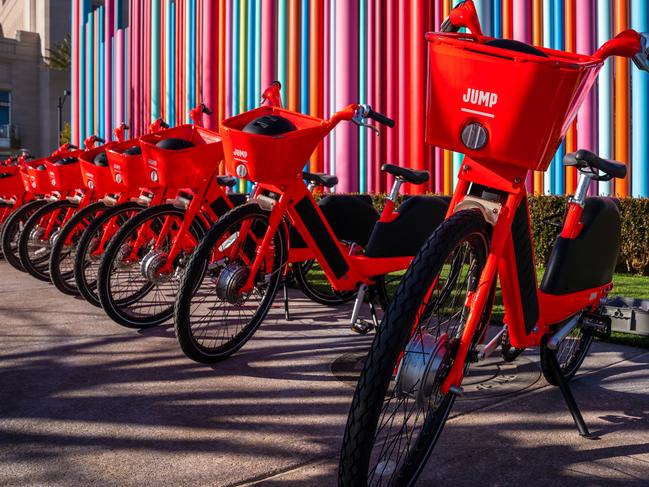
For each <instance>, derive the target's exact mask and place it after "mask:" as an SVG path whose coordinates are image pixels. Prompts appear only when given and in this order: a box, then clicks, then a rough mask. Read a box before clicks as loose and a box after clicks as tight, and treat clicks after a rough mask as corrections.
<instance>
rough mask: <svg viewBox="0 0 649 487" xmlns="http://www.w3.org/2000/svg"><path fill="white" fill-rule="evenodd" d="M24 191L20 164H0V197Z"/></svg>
mask: <svg viewBox="0 0 649 487" xmlns="http://www.w3.org/2000/svg"><path fill="white" fill-rule="evenodd" d="M22 191H23V180H22V178H21V177H20V170H19V168H18V166H0V197H3V198H6V197H9V196H13V195H16V194H18V193H21V192H22Z"/></svg>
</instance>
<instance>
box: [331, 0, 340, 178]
mask: <svg viewBox="0 0 649 487" xmlns="http://www.w3.org/2000/svg"><path fill="white" fill-rule="evenodd" d="M337 2H338V0H331V1H330V4H329V5H330V10H329V90H328V91H329V106H328V109H329V115H333V114H334V113H335V111H336V79H337V77H336V27H335V25H336V22H335V20H336V11H337V10H338V8H344V6H340V7H339V6H338V3H337ZM335 156H336V133H335V132H333V133H331V135H330V136H329V159H328V160H329V164H328V166H329V167H328V170H327V172H328V173H329V174H332V175H335V174H336V169H337V168H336V157H335Z"/></svg>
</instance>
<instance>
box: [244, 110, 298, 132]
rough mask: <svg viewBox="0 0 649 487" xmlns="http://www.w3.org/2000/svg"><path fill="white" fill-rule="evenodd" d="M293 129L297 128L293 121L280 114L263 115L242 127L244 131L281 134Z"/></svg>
mask: <svg viewBox="0 0 649 487" xmlns="http://www.w3.org/2000/svg"><path fill="white" fill-rule="evenodd" d="M294 130H297V128H296V127H295V125H293V122H291V121H290V120H289V119H288V118H284V117H282V116H280V115H264V116H263V117H259V118H256V119H254V120H253V121H252V122H249V123H248V124H247V125H246V126H245V127H244V128H243V131H244V132H248V133H249V134H258V135H282V134H285V133H287V132H293V131H294Z"/></svg>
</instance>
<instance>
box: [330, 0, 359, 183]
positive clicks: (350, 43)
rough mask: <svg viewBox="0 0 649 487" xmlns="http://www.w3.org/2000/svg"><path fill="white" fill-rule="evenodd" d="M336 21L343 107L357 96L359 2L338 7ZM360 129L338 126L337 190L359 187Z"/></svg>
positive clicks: (338, 85)
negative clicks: (357, 155) (357, 158)
mask: <svg viewBox="0 0 649 487" xmlns="http://www.w3.org/2000/svg"><path fill="white" fill-rule="evenodd" d="M334 21H335V24H336V30H337V34H338V41H339V42H337V43H336V52H335V57H336V61H335V64H336V95H335V97H334V98H335V104H336V107H337V109H342V108H343V107H345V106H346V105H348V104H349V103H353V102H355V101H357V99H358V76H357V72H356V69H357V66H358V55H357V52H358V37H357V36H356V35H355V34H356V28H357V25H358V5H356V4H354V3H350V4H348V5H347V6H346V8H338V9H336V14H335V19H334ZM357 150H358V129H357V128H356V126H354V125H353V124H351V123H344V122H343V123H341V124H340V125H339V126H338V128H337V129H336V147H335V154H334V157H335V160H336V166H337V167H336V174H337V175H338V179H339V181H340V183H339V185H338V188H337V189H338V191H342V192H352V191H356V190H357V188H358V184H357V182H358V179H357V178H358V170H357V166H356V153H357V152H356V151H357Z"/></svg>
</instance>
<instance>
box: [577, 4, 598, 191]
mask: <svg viewBox="0 0 649 487" xmlns="http://www.w3.org/2000/svg"><path fill="white" fill-rule="evenodd" d="M576 14H577V15H576V18H577V19H594V18H595V0H580V1H579V2H577V9H576ZM576 30H577V39H576V41H577V42H576V50H577V52H579V53H582V54H587V55H590V54H592V53H593V52H595V49H596V48H595V41H596V35H597V32H596V30H595V23H594V22H592V21H588V22H583V23H582V22H580V24H579V28H578V29H576ZM595 116H597V93H596V90H594V89H593V90H591V92H590V93H589V94H588V96H587V98H586V99H585V100H584V103H583V104H582V106H581V108H580V109H579V112H578V113H577V149H587V150H591V151H593V150H595V151H596V150H597V125H596V124H595V123H594V122H595ZM596 189H597V186H596V185H595V184H591V185H590V188H589V193H590V194H594V193H595V192H596Z"/></svg>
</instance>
